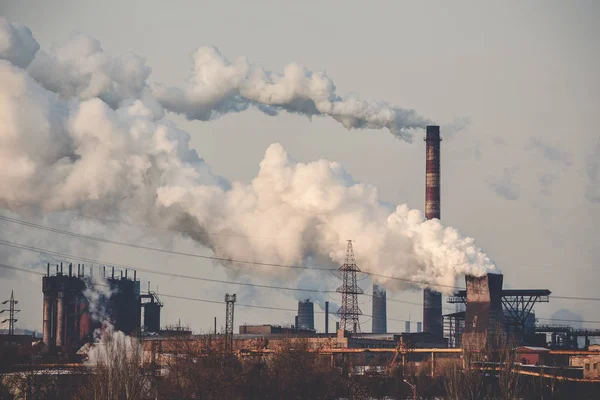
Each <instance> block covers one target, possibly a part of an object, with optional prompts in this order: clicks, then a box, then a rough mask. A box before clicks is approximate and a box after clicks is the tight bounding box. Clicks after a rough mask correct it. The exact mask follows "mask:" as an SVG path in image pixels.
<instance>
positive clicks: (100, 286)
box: [83, 267, 114, 322]
mask: <svg viewBox="0 0 600 400" xmlns="http://www.w3.org/2000/svg"><path fill="white" fill-rule="evenodd" d="M92 268H93V267H92ZM90 272H91V273H90V275H89V276H88V277H87V279H86V281H85V283H86V285H85V290H84V291H83V295H84V296H85V298H86V299H87V301H88V310H89V312H90V315H91V316H92V318H93V319H94V320H95V321H98V322H105V321H108V314H107V310H106V304H108V299H110V297H111V296H112V295H113V294H114V293H113V290H112V289H111V288H110V285H109V283H108V281H107V280H106V279H105V278H104V276H102V275H101V274H100V273H97V274H94V273H93V271H90Z"/></svg>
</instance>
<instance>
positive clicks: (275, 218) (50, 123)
mask: <svg viewBox="0 0 600 400" xmlns="http://www.w3.org/2000/svg"><path fill="white" fill-rule="evenodd" d="M77 40H82V41H83V42H82V43H84V44H82V45H81V46H82V47H81V48H83V50H81V48H77V49H76V50H69V51H66V52H63V51H62V50H60V51H59V50H56V51H55V52H54V55H53V56H47V55H45V56H44V60H45V61H44V63H45V64H44V65H45V66H46V68H56V69H57V73H56V74H54V75H53V74H42V73H41V72H40V71H38V72H36V73H34V72H33V71H37V68H34V66H35V64H36V63H37V62H42V61H37V60H34V61H33V63H32V64H31V66H30V70H24V69H22V68H20V67H19V66H18V65H16V64H11V63H9V62H7V61H2V60H0V207H4V208H12V205H13V204H19V205H20V206H22V205H23V204H30V205H32V206H33V207H44V208H51V209H62V210H68V209H77V208H80V207H82V205H83V204H85V205H86V207H88V206H90V205H91V206H95V207H96V209H97V210H101V211H103V212H104V213H111V212H112V213H116V212H118V213H119V214H120V215H123V214H125V215H127V216H128V217H129V218H131V220H132V221H135V222H138V223H142V224H160V225H162V226H167V227H171V228H176V229H180V230H186V231H191V232H195V233H194V234H190V235H191V236H192V237H193V238H194V239H195V240H197V241H199V242H201V243H202V244H204V245H206V246H208V247H210V248H211V249H212V250H213V251H214V253H215V254H216V255H217V256H218V257H223V258H231V259H239V260H248V261H257V262H267V263H281V264H305V265H306V264H310V263H311V260H317V262H328V263H333V264H340V263H341V262H342V261H343V259H344V255H345V245H346V243H345V241H346V239H353V240H355V241H356V244H355V249H356V255H357V261H358V263H359V266H360V268H362V269H363V270H366V271H371V272H375V273H378V274H383V275H389V276H395V277H399V278H404V279H409V280H414V281H416V282H423V283H424V284H428V285H454V284H455V282H456V279H457V278H458V277H459V276H460V275H463V274H472V275H482V274H484V273H486V272H493V271H495V267H494V264H493V263H492V261H491V260H490V259H489V258H488V257H487V256H486V255H485V254H484V253H483V252H482V251H481V250H480V249H479V248H477V247H476V246H475V245H474V243H473V240H472V239H470V238H465V237H463V236H461V235H460V234H459V233H458V232H457V231H456V230H455V229H453V228H450V227H444V226H442V225H441V223H440V222H439V221H437V220H432V221H425V220H424V218H423V215H422V214H421V213H420V212H419V211H417V210H410V209H409V208H408V207H407V206H406V205H401V206H398V207H391V206H388V205H386V204H384V203H383V202H382V201H380V199H379V197H378V192H377V190H376V189H375V188H374V187H372V186H369V185H365V184H361V183H357V182H354V181H353V180H352V178H351V177H350V176H348V174H347V173H346V172H345V171H344V170H343V168H342V167H341V166H340V165H339V164H337V163H335V162H330V161H327V160H319V161H315V162H311V163H307V164H304V163H296V162H294V161H292V160H291V159H290V157H289V156H288V154H287V153H286V151H285V150H284V149H283V148H282V146H281V145H279V144H273V145H271V146H270V147H269V148H268V149H267V151H266V153H265V156H264V159H263V160H262V162H261V163H260V171H259V173H258V175H257V177H256V178H255V179H254V180H252V182H251V183H249V184H245V183H241V182H233V183H231V184H229V183H227V182H225V181H224V180H223V179H221V178H219V177H215V176H214V175H213V174H212V173H211V172H210V169H209V167H208V165H207V164H206V163H205V162H204V161H203V160H202V159H201V158H199V157H198V155H197V154H196V152H195V151H194V150H192V149H190V147H189V144H188V142H189V136H188V134H186V133H185V132H182V131H180V130H178V129H176V128H175V127H174V125H173V124H172V123H170V122H168V121H166V120H164V119H158V116H157V114H156V112H154V111H153V110H152V106H151V105H149V104H148V103H147V102H146V101H145V100H144V99H141V98H140V93H141V92H143V91H144V90H145V89H144V88H143V84H140V85H138V84H137V83H135V82H134V83H133V84H132V83H131V82H129V81H128V80H127V79H123V80H122V81H119V80H118V79H117V78H116V77H117V76H120V74H121V72H122V71H123V69H122V68H121V67H119V66H122V64H121V63H120V61H115V59H111V60H109V61H106V60H105V58H104V57H103V56H98V57H99V58H100V59H101V60H104V61H101V62H100V63H99V64H94V63H93V62H91V61H90V60H92V59H95V58H96V56H95V55H94V54H97V53H100V54H103V52H102V51H101V50H100V48H99V46H97V45H96V44H94V42H93V41H92V42H90V41H89V40H88V39H81V37H79V38H78V39H77ZM24 48H25V46H24ZM69 48H70V47H69ZM201 53H202V52H201ZM65 54H66V55H65ZM204 56H206V57H207V59H208V60H209V61H206V63H208V64H210V63H211V62H214V60H215V58H216V59H217V60H219V59H220V60H222V58H219V57H220V56H218V53H216V52H215V51H208V52H207V53H206V54H204ZM45 57H50V58H49V59H51V60H52V61H48V59H46V58H45ZM77 57H82V59H81V60H80V61H81V63H77V62H76V60H77V59H78V58H77ZM1 58H3V59H10V60H12V59H14V57H13V58H9V57H8V56H6V55H5V54H4V53H2V55H1ZM16 59H20V58H19V57H17V58H16ZM210 60H212V61H210ZM88 63H91V64H90V65H94V66H97V65H101V66H103V67H102V68H100V69H101V70H103V71H106V76H108V78H107V79H104V77H105V75H103V74H100V75H99V76H100V78H98V79H96V78H94V77H93V76H94V74H95V73H96V72H97V71H98V69H96V67H90V68H88V67H85V68H83V69H81V68H80V69H77V68H79V67H80V66H81V65H87V64H88ZM223 63H225V62H224V61H222V62H221V64H223ZM125 64H127V63H125ZM217 64H218V63H217ZM74 65H75V66H78V67H77V68H75V67H74ZM132 65H135V67H133V68H132V70H135V71H140V70H143V68H141V69H140V68H138V67H140V65H143V63H142V64H140V63H135V62H134V63H133V64H132ZM240 65H241V66H240ZM245 65H247V64H245V63H244V62H242V63H241V64H236V65H228V64H226V65H225V67H223V68H225V69H224V71H229V72H227V73H226V74H225V75H226V77H224V78H223V79H221V78H218V76H213V75H212V74H208V75H207V78H206V79H205V80H203V82H206V85H208V86H210V85H214V86H215V88H214V93H217V94H218V93H223V90H225V92H227V93H233V95H226V96H220V95H218V96H217V97H218V98H220V99H222V100H223V101H225V102H228V101H230V100H232V99H240V98H241V97H240V96H242V97H243V98H244V99H246V100H247V99H252V101H255V100H256V101H259V100H260V99H263V100H264V101H263V100H260V101H263V103H265V104H267V103H268V104H271V105H277V108H282V109H290V110H295V109H294V107H295V106H294V107H292V106H291V104H295V105H299V104H301V102H298V101H296V100H298V99H300V98H302V99H304V100H306V99H312V100H310V101H313V100H315V99H317V98H316V97H315V93H321V94H322V96H321V97H319V99H322V100H323V102H321V101H320V100H319V101H316V102H315V103H314V105H315V107H317V109H318V110H321V111H319V113H323V112H325V111H323V110H324V108H322V107H325V106H323V104H325V103H326V102H327V101H329V102H330V103H331V104H330V105H331V108H330V109H329V110H330V111H331V114H330V115H332V116H334V117H335V118H338V117H339V118H340V120H344V121H346V119H345V118H346V117H342V116H343V115H346V116H347V115H350V114H352V113H354V111H352V112H349V113H347V114H345V113H346V111H344V112H338V111H332V110H339V109H346V110H347V109H353V110H358V109H361V110H363V111H364V112H363V111H361V112H360V113H359V114H360V115H362V116H363V117H364V118H363V117H361V118H363V119H361V120H360V121H359V120H352V119H351V118H350V119H348V121H350V122H351V123H350V124H349V126H356V127H360V126H370V127H376V126H377V127H388V128H390V129H392V130H394V129H400V130H402V129H403V128H406V127H409V126H410V127H416V126H418V124H412V123H411V124H408V125H407V124H404V125H402V124H400V121H403V119H400V120H398V119H397V115H399V114H394V112H393V109H391V108H389V109H388V111H385V112H383V113H379V112H376V113H374V114H371V113H370V112H367V111H368V110H371V108H370V106H368V107H367V106H366V105H365V104H366V103H356V104H362V105H360V106H357V107H358V108H353V106H351V103H348V102H347V101H345V100H341V99H339V98H334V97H335V96H333V95H331V94H332V93H334V91H333V84H332V83H331V81H330V80H329V79H328V78H326V77H324V76H322V75H314V74H312V75H311V74H310V73H307V72H306V71H305V70H303V69H302V68H299V67H296V66H294V67H291V68H290V69H289V79H288V78H275V77H274V76H271V75H269V74H265V73H263V74H262V75H260V74H258V73H257V72H256V71H254V68H255V67H250V66H247V68H246V67H245ZM103 68H104V69H103ZM219 68H221V67H219V65H217V66H216V67H214V70H218V69H219ZM298 68H299V69H298ZM246 69H248V71H250V72H248V71H245V70H246ZM82 70H83V71H87V72H89V71H90V70H92V71H94V72H93V73H92V74H91V75H90V74H88V73H87V72H86V73H81V71H82ZM125 70H127V68H125ZM65 71H71V72H65ZM115 71H121V72H115ZM244 71H245V72H244ZM294 71H295V72H294ZM299 71H300V72H299ZM63 74H64V75H63ZM144 74H145V73H143V74H142V76H144V78H143V79H142V80H141V81H139V82H143V81H145V79H146V78H147V75H144ZM240 74H241V76H242V77H245V78H241V79H240V78H239V76H240ZM256 74H258V75H256ZM134 75H135V76H138V75H137V73H136V74H134ZM200 75H201V76H202V73H200ZM217 75H218V74H217ZM61 76H64V79H59V80H58V81H55V82H54V81H52V80H51V79H50V78H52V79H55V78H56V79H58V78H57V77H61ZM255 76H258V78H256V77H255ZM82 77H84V78H85V79H84V78H82ZM261 77H262V78H261ZM294 77H296V78H297V79H300V81H302V82H304V83H303V84H300V85H297V84H296V83H297V82H296V81H294V79H296V78H294ZM88 78H89V79H88ZM38 79H39V80H40V81H42V82H39V81H38ZM69 79H70V80H69ZM261 79H266V81H261ZM280 80H283V81H286V80H288V81H289V82H292V83H290V84H289V85H288V81H286V82H280ZM107 81H108V82H111V84H110V85H105V84H104V83H103V82H107ZM267 81H268V82H267ZM51 82H53V83H51ZM98 82H100V84H98ZM231 82H233V83H234V84H233V86H231V85H229V83H231ZM250 82H254V83H253V84H250ZM261 82H263V83H264V82H267V83H266V84H265V85H266V86H264V91H261V89H260V87H261ZM277 82H280V83H277ZM293 82H296V83H293ZM42 86H44V87H45V88H46V89H45V88H44V87H42ZM140 88H141V91H140V90H138V89H140ZM227 88H229V89H227ZM288 88H295V89H294V90H293V91H291V92H289V93H288V92H287V90H288ZM319 88H320V89H319ZM47 89H52V90H55V91H49V90H47ZM280 89H281V91H280ZM211 90H212V89H211ZM304 90H306V92H304ZM269 91H272V93H273V95H272V96H271V97H270V98H271V100H269V101H267V100H265V99H264V98H263V97H261V96H263V95H264V94H265V93H267V92H269ZM167 92H168V93H172V92H171V91H170V90H167V91H166V92H165V93H167ZM194 93H200V92H199V91H198V92H195V91H194ZM209 93H212V92H210V90H209ZM282 93H288V94H289V96H288V97H286V98H287V99H288V100H290V103H289V104H288V103H285V102H283V101H279V100H277V101H275V100H273V99H281V97H278V96H280V95H281V94H282ZM301 93H303V94H302V95H300V94H301ZM163 94H164V93H163ZM183 96H184V100H186V101H187V100H190V99H191V97H189V96H190V94H189V93H188V94H184V95H183ZM194 96H195V95H194ZM219 96H220V97H219ZM298 96H300V97H298ZM302 96H304V97H302ZM159 97H160V96H159ZM192 97H193V96H192ZM209 97H210V96H209ZM194 98H195V97H194ZM173 99H176V98H173ZM161 100H162V102H163V104H165V105H166V107H167V108H170V105H169V104H166V103H168V102H165V101H164V98H162V99H161ZM194 101H196V100H194ZM284 103H285V104H288V105H285V106H284V105H283V104H284ZM317 103H319V104H318V105H317ZM223 104H224V103H223ZM304 104H305V105H306V104H309V103H304ZM288 106H289V107H288ZM219 107H220V105H215V104H213V105H211V106H208V108H206V109H212V110H217V109H219ZM303 107H304V106H303ZM307 107H308V108H305V109H304V108H303V109H304V110H309V109H310V107H311V106H307ZM336 107H339V108H336ZM365 107H366V108H365ZM325 108H327V107H325ZM192 109H193V107H190V108H189V110H190V111H191V110H192ZM180 111H181V112H184V111H183V110H180ZM313 111H314V110H313ZM308 113H309V114H310V112H308ZM314 114H315V113H313V115H314ZM352 115H354V114H352ZM385 115H387V117H385ZM388 117H389V118H388ZM352 121H354V122H352ZM361 121H362V122H361ZM382 121H383V122H382ZM380 123H381V124H382V125H379V124H380ZM21 209H22V207H20V208H19V210H21ZM206 233H211V234H208V235H207V234H206ZM231 268H232V269H236V270H238V271H242V272H244V273H248V274H250V273H254V272H255V271H259V272H260V273H262V274H264V275H265V276H268V277H273V278H274V277H278V278H283V277H285V276H289V275H287V274H289V272H290V270H288V269H285V268H268V267H264V268H256V267H249V266H247V265H245V266H244V265H240V264H237V265H234V264H232V265H231ZM248 268H252V269H251V270H248ZM381 280H382V281H383V283H384V284H385V285H386V286H388V287H405V286H406V285H407V283H403V282H401V281H397V280H393V281H390V282H386V281H385V279H381ZM434 287H435V288H436V289H438V290H441V289H443V288H442V287H439V286H434ZM451 290H452V289H450V288H446V290H445V291H446V292H448V291H451Z"/></svg>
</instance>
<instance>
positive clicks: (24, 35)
mask: <svg viewBox="0 0 600 400" xmlns="http://www.w3.org/2000/svg"><path fill="white" fill-rule="evenodd" d="M39 48H40V45H39V44H38V42H37V41H36V40H35V39H34V38H33V35H32V34H31V30H30V29H29V28H28V27H26V26H24V25H21V24H17V23H10V22H9V21H7V20H6V19H5V18H2V17H0V59H3V60H8V61H10V62H11V63H13V64H14V65H16V66H17V67H21V68H25V67H27V66H28V65H29V63H30V62H31V60H33V56H35V53H36V52H37V51H38V50H39Z"/></svg>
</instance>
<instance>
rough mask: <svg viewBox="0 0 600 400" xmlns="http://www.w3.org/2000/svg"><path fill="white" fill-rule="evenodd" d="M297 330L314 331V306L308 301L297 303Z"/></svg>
mask: <svg viewBox="0 0 600 400" xmlns="http://www.w3.org/2000/svg"><path fill="white" fill-rule="evenodd" d="M298 329H315V305H314V303H313V302H312V301H310V300H308V299H307V300H305V301H299V302H298Z"/></svg>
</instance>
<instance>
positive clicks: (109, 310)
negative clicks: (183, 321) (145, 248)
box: [42, 263, 162, 352]
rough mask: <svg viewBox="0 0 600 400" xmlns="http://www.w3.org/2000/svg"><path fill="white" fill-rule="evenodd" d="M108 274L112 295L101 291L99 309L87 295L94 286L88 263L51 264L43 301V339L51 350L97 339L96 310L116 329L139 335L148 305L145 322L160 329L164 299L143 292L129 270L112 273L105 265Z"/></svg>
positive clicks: (71, 348)
mask: <svg viewBox="0 0 600 400" xmlns="http://www.w3.org/2000/svg"><path fill="white" fill-rule="evenodd" d="M103 273H104V278H105V280H106V283H107V285H108V288H109V292H110V296H107V297H104V295H102V294H100V296H99V298H98V299H95V303H94V306H95V308H96V309H95V310H92V309H91V307H90V302H89V300H88V298H86V289H87V288H88V287H93V285H94V284H93V283H92V280H91V276H86V274H85V266H84V265H83V264H80V265H77V270H76V271H75V268H74V266H73V265H72V264H69V265H68V266H67V269H66V271H65V269H64V265H63V264H62V263H61V264H57V265H56V266H53V267H52V268H51V267H50V264H48V266H47V272H46V275H45V276H44V277H43V278H42V291H43V293H44V304H43V328H42V329H43V335H42V337H43V342H44V344H45V346H46V349H47V350H49V351H50V352H72V351H74V350H76V349H78V348H79V347H81V346H82V345H83V344H85V343H87V342H89V341H91V340H92V339H93V334H94V331H95V330H96V329H98V328H100V327H101V322H102V321H99V320H97V319H95V318H94V317H95V315H94V313H93V311H95V312H96V313H101V314H103V315H104V316H105V318H106V320H107V321H109V322H110V323H111V324H112V325H113V326H114V327H115V329H116V330H119V331H122V332H124V333H125V334H127V335H130V336H134V335H139V333H140V327H141V309H142V308H144V323H145V325H146V329H145V330H146V331H147V332H158V330H159V329H160V309H161V307H162V303H160V301H159V300H158V297H156V295H155V294H153V293H149V294H148V295H143V296H140V282H139V281H138V280H137V278H136V273H135V271H134V273H133V277H130V276H128V271H127V270H125V271H120V276H115V270H114V268H113V269H112V272H111V274H110V276H107V274H106V268H104V269H103Z"/></svg>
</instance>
